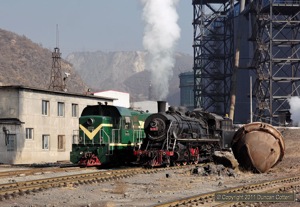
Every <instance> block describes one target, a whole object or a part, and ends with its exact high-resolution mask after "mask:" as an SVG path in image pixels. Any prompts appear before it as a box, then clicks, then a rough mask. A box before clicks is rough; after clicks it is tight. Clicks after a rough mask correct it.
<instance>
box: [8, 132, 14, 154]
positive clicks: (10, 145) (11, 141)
mask: <svg viewBox="0 0 300 207" xmlns="http://www.w3.org/2000/svg"><path fill="white" fill-rule="evenodd" d="M15 142H16V135H15V134H9V135H8V142H7V151H15V146H16V143H15Z"/></svg>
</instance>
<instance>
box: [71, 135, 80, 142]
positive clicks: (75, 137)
mask: <svg viewBox="0 0 300 207" xmlns="http://www.w3.org/2000/svg"><path fill="white" fill-rule="evenodd" d="M72 143H73V144H78V143H79V138H78V135H73V142H72Z"/></svg>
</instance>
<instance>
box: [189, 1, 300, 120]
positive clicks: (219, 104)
mask: <svg viewBox="0 0 300 207" xmlns="http://www.w3.org/2000/svg"><path fill="white" fill-rule="evenodd" d="M299 7H300V1H299V0H252V1H246V0H240V1H234V0H228V1H220V0H211V1H207V0H193V8H194V19H193V25H194V44H193V47H194V68H193V70H194V96H195V102H194V107H195V108H199V107H201V108H203V109H204V110H207V111H210V112H214V113H218V114H227V113H229V114H230V113H231V110H233V111H234V109H235V108H236V110H235V112H233V113H235V114H237V113H240V112H237V111H238V109H237V106H236V107H235V99H236V98H235V96H236V93H237V92H236V91H239V90H243V93H244V94H247V96H248V98H247V100H243V101H241V102H247V103H249V106H250V91H252V96H251V97H253V104H252V106H253V114H252V113H251V114H250V120H252V118H253V121H264V122H267V123H270V124H274V125H282V124H285V123H286V121H287V120H288V114H289V110H290V106H289V103H288V99H289V98H290V97H291V96H299V94H300V87H299V86H300V72H299V70H300V9H299ZM241 19H243V20H242V23H241V22H240V20H241ZM245 23H247V25H248V29H245V30H243V29H241V27H242V26H243V25H244V24H245ZM246 41H247V43H245V42H246ZM242 50H248V51H247V53H245V54H248V55H247V57H245V56H243V57H242V56H240V54H239V53H240V51H242ZM241 63H242V64H241ZM242 70H243V71H245V70H247V71H248V72H246V73H244V74H247V75H246V76H248V77H246V78H247V79H249V78H250V76H253V84H252V85H253V86H252V87H251V90H249V86H245V84H247V83H246V82H245V81H244V82H242V85H240V84H239V82H238V81H239V77H241V75H240V74H241V73H242V72H241V71H242ZM239 75H240V76H239ZM242 77H243V78H245V75H243V76H242ZM249 82H250V81H249V80H248V83H249ZM245 89H247V91H245ZM249 108H251V107H248V109H249ZM241 112H243V113H244V111H241ZM250 112H251V111H250ZM232 117H233V115H232ZM232 117H231V118H232Z"/></svg>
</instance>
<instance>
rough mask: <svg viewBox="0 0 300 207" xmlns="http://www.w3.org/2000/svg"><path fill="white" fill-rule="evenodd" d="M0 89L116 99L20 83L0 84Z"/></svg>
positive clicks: (108, 99)
mask: <svg viewBox="0 0 300 207" xmlns="http://www.w3.org/2000/svg"><path fill="white" fill-rule="evenodd" d="M0 89H16V90H28V91H37V92H42V93H48V94H59V95H64V96H76V97H82V98H91V99H102V100H107V101H113V100H117V99H116V98H108V97H107V96H106V97H105V96H94V95H90V94H80V93H70V92H64V91H52V90H46V89H41V88H33V87H27V86H22V85H6V86H0Z"/></svg>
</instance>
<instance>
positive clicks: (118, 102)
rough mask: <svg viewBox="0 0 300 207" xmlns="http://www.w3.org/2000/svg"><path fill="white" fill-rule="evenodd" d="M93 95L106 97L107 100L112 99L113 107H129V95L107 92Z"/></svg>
mask: <svg viewBox="0 0 300 207" xmlns="http://www.w3.org/2000/svg"><path fill="white" fill-rule="evenodd" d="M94 95H95V96H101V97H107V98H113V99H114V101H113V105H114V106H122V107H125V108H129V107H130V100H129V99H130V96H129V93H125V92H119V91H113V90H108V91H100V92H95V93H94Z"/></svg>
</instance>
